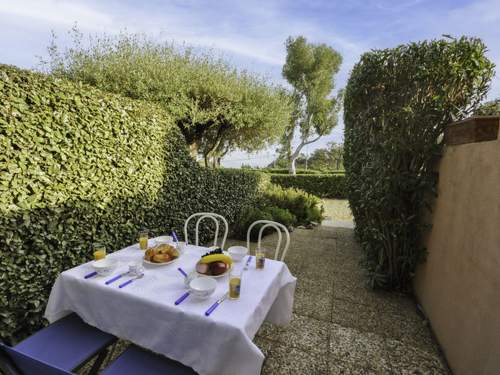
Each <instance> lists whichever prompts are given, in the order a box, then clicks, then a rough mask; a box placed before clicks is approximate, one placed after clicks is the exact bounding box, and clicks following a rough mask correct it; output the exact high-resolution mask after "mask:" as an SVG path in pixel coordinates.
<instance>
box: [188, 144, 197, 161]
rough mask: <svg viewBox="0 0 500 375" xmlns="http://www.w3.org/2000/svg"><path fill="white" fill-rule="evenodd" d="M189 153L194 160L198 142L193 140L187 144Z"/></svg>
mask: <svg viewBox="0 0 500 375" xmlns="http://www.w3.org/2000/svg"><path fill="white" fill-rule="evenodd" d="M189 153H190V154H191V157H192V158H193V159H194V160H197V159H198V143H197V142H193V143H191V144H190V145H189Z"/></svg>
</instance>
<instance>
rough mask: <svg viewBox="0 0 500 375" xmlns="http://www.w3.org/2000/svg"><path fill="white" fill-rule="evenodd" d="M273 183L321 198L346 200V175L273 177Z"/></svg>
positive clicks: (276, 175) (280, 175)
mask: <svg viewBox="0 0 500 375" xmlns="http://www.w3.org/2000/svg"><path fill="white" fill-rule="evenodd" d="M271 182H272V183H274V184H277V185H280V186H282V187H287V188H288V187H289V188H296V189H301V190H304V191H306V192H308V193H309V194H314V195H317V196H318V197H320V198H337V199H345V198H346V195H347V194H346V185H345V176H344V175H330V174H328V175H325V174H311V175H295V176H294V175H284V174H273V175H271Z"/></svg>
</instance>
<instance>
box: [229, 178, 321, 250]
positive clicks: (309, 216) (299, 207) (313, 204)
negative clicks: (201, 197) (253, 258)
mask: <svg viewBox="0 0 500 375" xmlns="http://www.w3.org/2000/svg"><path fill="white" fill-rule="evenodd" d="M323 212H324V210H323V205H322V202H321V199H319V198H318V197H316V196H314V195H311V194H308V193H306V192H305V191H302V190H298V189H287V188H282V187H281V186H278V185H274V184H267V185H266V186H265V188H264V189H262V191H261V193H260V195H259V198H258V199H257V201H256V203H255V204H254V205H253V206H251V207H246V208H245V209H244V210H242V211H241V215H240V217H239V219H238V220H236V222H235V224H234V225H233V236H234V237H235V238H238V239H241V240H246V236H247V230H248V227H249V226H250V224H252V223H253V222H254V221H257V220H272V221H276V222H278V223H281V224H283V225H285V226H286V227H290V226H293V225H304V224H309V223H311V222H317V223H319V222H321V220H322V219H323ZM260 227H261V226H260V225H257V226H256V228H257V229H255V230H252V235H251V237H250V238H251V239H252V240H256V239H257V235H258V233H259V231H258V229H259V228H260ZM272 231H273V230H272V229H266V230H265V231H264V234H268V233H270V232H272Z"/></svg>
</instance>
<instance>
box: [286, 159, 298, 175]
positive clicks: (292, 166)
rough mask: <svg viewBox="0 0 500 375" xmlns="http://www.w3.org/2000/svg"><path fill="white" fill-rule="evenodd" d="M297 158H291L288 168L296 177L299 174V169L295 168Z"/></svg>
mask: <svg viewBox="0 0 500 375" xmlns="http://www.w3.org/2000/svg"><path fill="white" fill-rule="evenodd" d="M296 159H297V158H296V157H295V158H294V157H291V158H290V165H289V166H288V173H290V174H293V175H294V176H295V175H296V174H297V169H296V168H295V160H296Z"/></svg>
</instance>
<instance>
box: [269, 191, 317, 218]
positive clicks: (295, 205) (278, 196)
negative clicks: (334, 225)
mask: <svg viewBox="0 0 500 375" xmlns="http://www.w3.org/2000/svg"><path fill="white" fill-rule="evenodd" d="M260 204H261V205H262V206H263V207H272V206H275V207H279V208H283V209H286V210H288V211H290V212H291V213H292V214H293V215H294V216H295V218H296V223H297V224H307V223H310V222H311V221H315V222H317V223H320V222H321V219H322V217H323V204H322V202H321V199H319V198H318V197H316V196H314V195H312V194H309V193H306V192H305V191H302V190H299V189H293V188H283V187H281V186H278V185H275V184H269V185H268V186H266V188H265V189H264V190H263V192H262V198H261V202H260Z"/></svg>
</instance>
